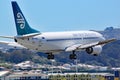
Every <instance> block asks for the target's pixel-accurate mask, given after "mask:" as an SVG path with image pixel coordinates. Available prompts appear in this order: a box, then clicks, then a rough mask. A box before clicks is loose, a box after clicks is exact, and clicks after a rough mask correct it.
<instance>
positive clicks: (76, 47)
mask: <svg viewBox="0 0 120 80" xmlns="http://www.w3.org/2000/svg"><path fill="white" fill-rule="evenodd" d="M113 41H116V39H109V40H104V41H99V42H94V43H90V44H75V45H72V46H70V47H67V48H66V49H65V51H74V50H80V49H81V50H82V49H86V48H89V47H94V46H97V45H104V44H107V43H110V42H113Z"/></svg>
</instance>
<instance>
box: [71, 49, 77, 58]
mask: <svg viewBox="0 0 120 80" xmlns="http://www.w3.org/2000/svg"><path fill="white" fill-rule="evenodd" d="M69 58H70V59H77V55H76V54H75V51H73V52H72V54H70V56H69Z"/></svg>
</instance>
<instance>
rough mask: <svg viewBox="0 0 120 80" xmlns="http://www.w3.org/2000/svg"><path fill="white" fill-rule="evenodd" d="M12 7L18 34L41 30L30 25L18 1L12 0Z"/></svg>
mask: <svg viewBox="0 0 120 80" xmlns="http://www.w3.org/2000/svg"><path fill="white" fill-rule="evenodd" d="M12 8H13V13H14V19H15V24H16V29H17V35H25V34H30V33H37V32H39V31H37V30H35V29H32V28H31V27H30V26H29V24H28V22H27V21H26V19H25V17H24V15H23V13H22V12H21V10H20V8H19V6H18V4H17V2H16V1H12Z"/></svg>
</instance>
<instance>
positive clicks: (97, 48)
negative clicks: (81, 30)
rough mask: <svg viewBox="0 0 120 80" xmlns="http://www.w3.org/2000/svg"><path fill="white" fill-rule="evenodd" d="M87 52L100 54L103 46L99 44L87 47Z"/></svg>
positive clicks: (95, 54)
mask: <svg viewBox="0 0 120 80" xmlns="http://www.w3.org/2000/svg"><path fill="white" fill-rule="evenodd" d="M86 52H87V53H88V54H92V55H94V56H97V55H98V54H100V53H101V52H102V46H101V45H98V46H95V47H89V48H86Z"/></svg>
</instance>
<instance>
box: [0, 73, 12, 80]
mask: <svg viewBox="0 0 120 80" xmlns="http://www.w3.org/2000/svg"><path fill="white" fill-rule="evenodd" d="M9 74H10V71H0V80H6V76H8V75H9Z"/></svg>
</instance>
